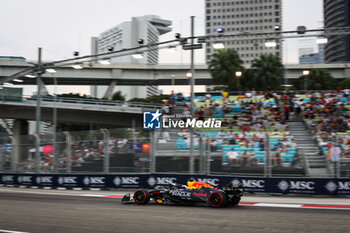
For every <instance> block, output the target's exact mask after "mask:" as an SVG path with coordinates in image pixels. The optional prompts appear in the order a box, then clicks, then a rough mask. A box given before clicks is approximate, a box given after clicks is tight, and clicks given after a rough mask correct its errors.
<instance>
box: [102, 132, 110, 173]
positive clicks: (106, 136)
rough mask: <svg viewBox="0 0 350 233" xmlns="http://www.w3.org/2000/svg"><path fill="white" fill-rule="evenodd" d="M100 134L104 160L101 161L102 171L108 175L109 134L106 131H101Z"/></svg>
mask: <svg viewBox="0 0 350 233" xmlns="http://www.w3.org/2000/svg"><path fill="white" fill-rule="evenodd" d="M101 132H102V134H103V141H104V146H103V151H104V160H103V171H104V173H106V174H109V171H110V169H109V162H110V158H109V138H110V133H109V131H108V129H101Z"/></svg>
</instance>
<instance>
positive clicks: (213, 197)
mask: <svg viewBox="0 0 350 233" xmlns="http://www.w3.org/2000/svg"><path fill="white" fill-rule="evenodd" d="M227 201H228V200H227V196H226V194H225V193H224V192H212V193H211V194H210V195H209V197H208V202H209V205H210V206H211V207H214V208H222V207H225V206H227Z"/></svg>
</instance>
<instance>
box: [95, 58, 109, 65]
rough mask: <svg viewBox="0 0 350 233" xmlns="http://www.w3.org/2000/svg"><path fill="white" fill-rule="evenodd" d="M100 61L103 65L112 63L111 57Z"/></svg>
mask: <svg viewBox="0 0 350 233" xmlns="http://www.w3.org/2000/svg"><path fill="white" fill-rule="evenodd" d="M98 63H100V64H101V65H110V64H111V62H110V60H109V59H104V60H99V61H98Z"/></svg>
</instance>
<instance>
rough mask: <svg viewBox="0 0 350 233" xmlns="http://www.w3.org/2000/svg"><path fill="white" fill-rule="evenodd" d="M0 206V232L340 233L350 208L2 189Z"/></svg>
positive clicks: (345, 226) (348, 226)
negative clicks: (128, 199) (219, 205)
mask: <svg viewBox="0 0 350 233" xmlns="http://www.w3.org/2000/svg"><path fill="white" fill-rule="evenodd" d="M44 191H45V190H43V192H44ZM349 203H350V201H349ZM0 210H1V212H0V232H11V231H13V232H29V233H35V232H38V233H39V232H40V233H41V232H43V233H44V232H45V233H56V232H81V233H86V232H98V233H99V232H101V233H103V232H133V233H135V232H162V233H163V232H164V233H167V232H169V233H170V232H327V233H329V232H338V233H339V232H349V229H350V218H349V217H350V211H349V210H332V209H330V210H325V209H293V208H274V207H252V206H239V207H235V208H223V209H214V208H210V207H184V206H162V205H156V204H152V203H151V204H149V205H145V206H138V205H134V204H121V203H120V199H116V198H97V197H84V196H70V195H55V194H54V193H51V194H50V195H49V194H45V193H44V194H40V195H38V194H35V193H29V192H24V193H18V192H6V191H5V192H0Z"/></svg>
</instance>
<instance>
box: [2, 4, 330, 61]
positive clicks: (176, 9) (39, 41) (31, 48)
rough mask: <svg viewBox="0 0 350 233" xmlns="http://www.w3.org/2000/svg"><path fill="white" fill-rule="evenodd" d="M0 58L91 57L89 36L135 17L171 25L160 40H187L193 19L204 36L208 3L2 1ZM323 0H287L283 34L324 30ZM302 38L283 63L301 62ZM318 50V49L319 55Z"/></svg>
mask: <svg viewBox="0 0 350 233" xmlns="http://www.w3.org/2000/svg"><path fill="white" fill-rule="evenodd" d="M0 2H1V3H0V22H1V23H0V56H23V57H25V58H27V59H30V60H35V59H37V47H42V48H43V59H44V60H58V59H63V58H67V57H72V52H73V51H75V50H79V51H80V52H81V55H84V54H89V53H90V37H91V36H96V35H98V34H99V33H101V32H103V31H105V30H106V29H109V28H111V27H113V26H115V25H117V24H119V23H121V22H124V21H130V20H131V17H133V16H142V15H147V14H153V15H159V16H160V17H161V18H164V19H168V20H171V21H172V22H173V26H172V28H173V31H172V32H170V33H168V34H166V35H163V36H162V37H161V40H162V41H165V40H169V39H173V37H174V33H175V32H180V33H182V34H183V35H187V36H189V32H190V30H189V25H190V16H191V15H194V16H196V30H195V34H196V35H203V34H204V20H205V19H204V2H205V0H176V1H170V0H147V1H145V0H129V1H124V0H7V1H6V0H1V1H0ZM322 2H323V1H322V0H283V26H284V30H293V29H296V27H297V26H299V25H305V26H306V27H307V28H310V29H311V28H320V27H322V26H323V22H322V21H323V13H322ZM298 44H299V46H300V42H299V43H298V40H288V41H287V47H288V49H287V53H286V50H285V51H284V54H285V55H284V61H287V62H288V63H294V62H297V61H298V59H297V58H298V53H297V49H298ZM315 52H316V51H315ZM188 61H189V54H188V52H183V51H181V50H180V49H178V52H177V53H175V54H172V55H169V54H165V53H163V52H161V53H160V63H188ZM195 62H196V63H197V64H198V63H204V49H203V50H198V51H196V55H195Z"/></svg>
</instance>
